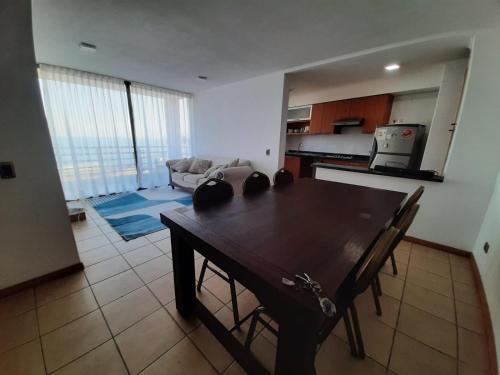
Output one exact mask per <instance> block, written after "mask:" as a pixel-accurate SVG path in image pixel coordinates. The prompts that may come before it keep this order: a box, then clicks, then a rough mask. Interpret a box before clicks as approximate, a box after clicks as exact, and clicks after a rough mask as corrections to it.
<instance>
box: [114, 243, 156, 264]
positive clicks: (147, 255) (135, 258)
mask: <svg viewBox="0 0 500 375" xmlns="http://www.w3.org/2000/svg"><path fill="white" fill-rule="evenodd" d="M161 255H163V253H162V252H161V251H160V250H159V249H158V248H157V247H156V246H154V245H153V244H149V245H146V246H142V247H139V248H138V249H135V250H132V251H129V252H128V253H125V254H123V256H124V258H125V259H126V260H127V262H129V263H130V265H131V266H132V267H135V266H137V265H139V264H142V263H145V262H147V261H148V260H151V259H154V258H157V257H159V256H161Z"/></svg>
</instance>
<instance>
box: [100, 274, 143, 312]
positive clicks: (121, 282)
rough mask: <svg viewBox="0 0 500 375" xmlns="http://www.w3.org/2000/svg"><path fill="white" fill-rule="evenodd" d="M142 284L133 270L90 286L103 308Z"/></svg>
mask: <svg viewBox="0 0 500 375" xmlns="http://www.w3.org/2000/svg"><path fill="white" fill-rule="evenodd" d="M143 285H144V283H143V282H142V281H141V279H139V277H137V275H136V274H135V272H134V271H133V270H128V271H125V272H122V273H120V274H118V275H116V276H113V277H110V278H109V279H106V280H104V281H101V282H98V283H97V284H94V285H92V290H93V291H94V293H95V296H96V298H97V302H98V303H99V305H101V306H103V305H105V304H107V303H109V302H111V301H114V300H115V299H117V298H120V297H122V296H124V295H125V294H128V293H130V292H132V291H134V290H136V289H139V288H140V287H141V286H143Z"/></svg>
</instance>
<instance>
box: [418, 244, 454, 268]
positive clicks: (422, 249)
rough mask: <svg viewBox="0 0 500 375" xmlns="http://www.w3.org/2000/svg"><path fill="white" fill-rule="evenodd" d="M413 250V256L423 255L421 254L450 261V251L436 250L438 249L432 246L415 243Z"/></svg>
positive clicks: (438, 259)
mask: <svg viewBox="0 0 500 375" xmlns="http://www.w3.org/2000/svg"><path fill="white" fill-rule="evenodd" d="M411 251H412V252H411V255H412V256H413V255H416V256H419V255H421V256H425V257H428V258H432V259H434V260H437V261H440V262H444V263H449V262H450V257H449V254H448V253H446V252H444V251H440V250H436V249H433V248H430V247H426V246H423V245H418V244H413V245H412V248H411Z"/></svg>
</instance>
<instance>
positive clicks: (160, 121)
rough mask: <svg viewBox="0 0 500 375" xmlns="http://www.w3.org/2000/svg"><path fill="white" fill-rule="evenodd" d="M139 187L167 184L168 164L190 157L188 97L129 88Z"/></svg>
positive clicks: (134, 85)
mask: <svg viewBox="0 0 500 375" xmlns="http://www.w3.org/2000/svg"><path fill="white" fill-rule="evenodd" d="M130 93H131V99H132V108H133V112H134V125H135V137H136V147H137V169H138V173H139V176H138V180H139V186H140V187H145V188H148V187H153V186H162V185H167V183H168V170H167V168H166V167H165V162H166V161H167V160H169V159H178V158H183V157H188V156H191V147H192V145H191V138H192V137H191V133H192V131H191V120H190V119H191V110H192V97H191V95H189V94H184V93H179V92H175V91H170V90H166V89H162V88H158V87H152V86H146V85H142V84H138V83H132V84H131V87H130Z"/></svg>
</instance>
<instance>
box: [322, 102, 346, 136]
mask: <svg viewBox="0 0 500 375" xmlns="http://www.w3.org/2000/svg"><path fill="white" fill-rule="evenodd" d="M324 106H325V109H324V110H323V121H322V123H321V128H322V131H321V132H322V133H324V134H331V133H333V128H334V127H333V125H332V123H333V122H334V121H337V120H340V119H343V118H346V117H349V112H350V108H351V101H350V100H338V101H336V102H328V103H324Z"/></svg>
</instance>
